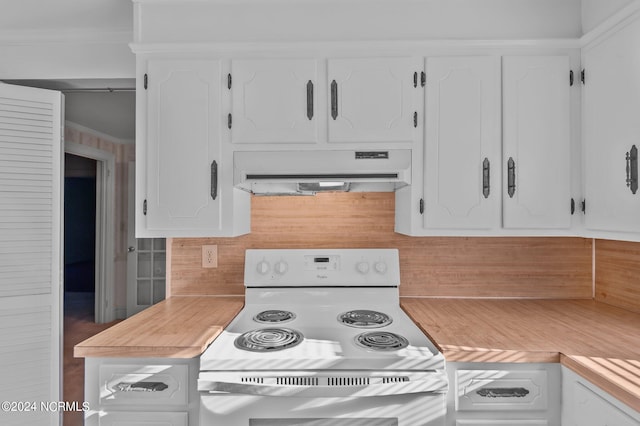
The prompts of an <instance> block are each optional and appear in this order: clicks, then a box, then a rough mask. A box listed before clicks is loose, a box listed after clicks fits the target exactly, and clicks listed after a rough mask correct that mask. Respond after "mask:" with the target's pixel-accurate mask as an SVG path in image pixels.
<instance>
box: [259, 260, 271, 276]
mask: <svg viewBox="0 0 640 426" xmlns="http://www.w3.org/2000/svg"><path fill="white" fill-rule="evenodd" d="M269 269H271V268H270V266H269V262H267V261H266V260H261V261H260V262H258V266H257V267H256V270H257V271H258V273H259V274H260V275H265V274H266V273H268V272H269Z"/></svg>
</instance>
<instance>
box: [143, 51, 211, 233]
mask: <svg viewBox="0 0 640 426" xmlns="http://www.w3.org/2000/svg"><path fill="white" fill-rule="evenodd" d="M148 74H149V78H148V81H149V88H148V124H147V125H148V133H147V139H148V140H147V159H146V160H147V164H146V165H147V173H146V179H147V182H146V184H147V203H148V205H147V216H146V222H147V223H146V227H147V229H149V230H152V231H153V230H164V231H167V232H168V235H169V236H170V235H171V233H170V230H171V229H180V230H183V231H184V230H189V229H194V230H199V231H198V232H200V233H201V232H202V230H211V231H212V232H215V231H218V230H220V228H221V226H220V198H221V197H219V196H216V197H215V199H214V195H213V194H212V192H213V190H214V189H217V188H215V187H216V186H217V185H215V183H216V182H214V180H215V179H214V176H213V175H214V174H215V173H214V167H213V165H214V162H215V166H216V167H217V168H218V169H219V168H220V167H221V165H220V135H219V133H220V88H221V86H222V84H221V72H220V63H219V62H218V61H213V60H202V61H198V60H152V61H150V62H149V65H148ZM218 173H220V171H219V170H218ZM158 236H163V235H158Z"/></svg>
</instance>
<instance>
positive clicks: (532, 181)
mask: <svg viewBox="0 0 640 426" xmlns="http://www.w3.org/2000/svg"><path fill="white" fill-rule="evenodd" d="M569 70H570V67H569V58H568V56H510V57H505V58H503V138H504V139H503V153H504V156H503V176H504V182H503V187H504V190H503V226H504V227H505V228H547V229H554V228H555V229H558V228H569V227H570V226H571V211H570V200H571V192H570V182H571V173H570V149H571V144H570V136H571V135H570V102H569V87H570V86H569ZM509 159H513V164H514V167H515V182H514V185H515V187H514V192H513V194H511V195H510V194H509V191H508V188H507V186H508V183H509V182H508V176H509V170H508V162H509Z"/></svg>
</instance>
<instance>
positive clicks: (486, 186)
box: [482, 157, 491, 198]
mask: <svg viewBox="0 0 640 426" xmlns="http://www.w3.org/2000/svg"><path fill="white" fill-rule="evenodd" d="M490 172H491V163H489V159H488V158H487V157H484V160H483V161H482V195H484V198H489V192H490V191H491V183H490Z"/></svg>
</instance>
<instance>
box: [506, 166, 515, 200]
mask: <svg viewBox="0 0 640 426" xmlns="http://www.w3.org/2000/svg"><path fill="white" fill-rule="evenodd" d="M507 193H508V194H509V198H513V195H514V194H515V193H516V162H515V161H514V160H513V157H509V161H507Z"/></svg>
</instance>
